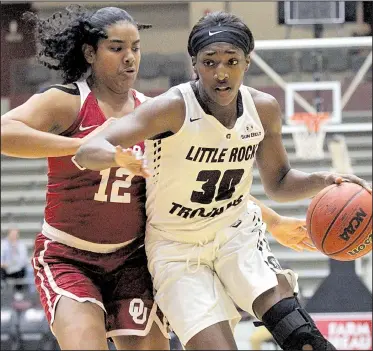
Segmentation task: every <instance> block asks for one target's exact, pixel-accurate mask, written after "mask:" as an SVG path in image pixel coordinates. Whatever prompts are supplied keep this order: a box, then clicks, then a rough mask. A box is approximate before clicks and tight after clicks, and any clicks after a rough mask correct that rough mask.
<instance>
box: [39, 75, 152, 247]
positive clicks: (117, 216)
mask: <svg viewBox="0 0 373 351" xmlns="http://www.w3.org/2000/svg"><path fill="white" fill-rule="evenodd" d="M77 85H78V88H79V90H80V98H81V109H80V112H79V114H78V117H77V119H76V121H75V122H74V124H73V125H72V126H71V127H70V128H69V129H68V130H66V131H65V132H64V133H63V134H62V135H64V136H68V137H75V138H82V137H84V136H86V135H87V134H89V133H91V132H92V131H93V130H95V129H96V128H97V127H98V126H100V125H101V124H103V123H104V122H105V121H106V119H107V118H106V117H105V115H104V113H103V111H102V110H101V109H100V107H99V106H98V103H97V100H96V98H95V96H94V95H93V93H92V92H91V90H90V89H89V87H88V85H87V83H86V82H85V81H83V82H78V83H77ZM133 94H134V98H135V102H136V105H135V106H136V107H137V106H138V105H139V104H140V103H141V102H143V101H144V100H145V96H144V95H143V94H141V93H139V92H137V91H135V90H133ZM107 117H110V116H107ZM138 146H139V147H141V150H142V151H144V144H143V143H141V145H138ZM144 204H145V180H144V178H142V177H138V176H133V175H129V173H128V171H126V170H125V169H124V168H118V167H116V168H109V169H106V170H103V171H101V172H100V171H91V170H87V169H82V168H81V167H80V166H79V165H78V164H76V163H75V159H74V157H73V156H64V157H50V158H48V185H47V195H46V208H45V223H44V225H43V234H45V235H46V236H48V237H51V236H52V237H53V238H56V237H57V239H56V240H58V238H59V237H62V236H63V237H64V238H66V237H67V238H69V240H70V241H74V239H73V238H72V237H75V238H77V239H78V240H79V239H82V240H85V241H88V242H91V243H100V244H119V243H124V242H126V241H128V240H131V239H133V238H135V237H137V236H139V235H143V234H144V228H145V206H144ZM66 234H67V235H66ZM62 242H63V243H64V242H65V243H66V240H65V239H64V241H62ZM72 246H73V245H72Z"/></svg>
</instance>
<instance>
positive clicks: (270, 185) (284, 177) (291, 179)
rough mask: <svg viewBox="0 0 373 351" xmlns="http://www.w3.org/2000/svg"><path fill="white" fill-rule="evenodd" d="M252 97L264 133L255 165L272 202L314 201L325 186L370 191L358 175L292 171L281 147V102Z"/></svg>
mask: <svg viewBox="0 0 373 351" xmlns="http://www.w3.org/2000/svg"><path fill="white" fill-rule="evenodd" d="M253 97H254V101H255V106H256V108H257V111H258V114H259V116H260V119H261V121H262V124H263V127H264V130H265V137H264V139H263V141H262V142H261V143H260V145H259V147H258V151H257V154H256V161H257V165H258V168H259V172H260V176H261V180H262V183H263V186H264V189H265V191H266V194H267V195H268V196H269V197H270V198H272V199H273V200H276V201H279V202H286V201H295V200H301V199H305V198H311V197H313V196H315V195H316V194H317V193H318V192H319V191H321V190H322V189H323V188H325V187H326V186H328V185H332V184H335V183H336V184H338V183H341V182H342V181H350V182H353V183H357V184H359V185H361V186H363V187H365V188H367V189H368V190H369V191H371V187H370V186H369V184H368V183H367V182H366V181H365V180H363V179H361V178H359V177H357V176H355V175H350V174H336V173H332V172H327V171H325V172H313V173H305V172H301V171H299V170H296V169H293V168H292V167H291V166H290V163H289V160H288V157H287V153H286V150H285V147H284V145H283V143H282V133H281V128H282V122H281V109H280V107H279V104H278V102H277V101H276V99H275V98H273V97H272V96H270V95H268V94H264V93H259V92H258V93H257V94H256V93H254V94H253Z"/></svg>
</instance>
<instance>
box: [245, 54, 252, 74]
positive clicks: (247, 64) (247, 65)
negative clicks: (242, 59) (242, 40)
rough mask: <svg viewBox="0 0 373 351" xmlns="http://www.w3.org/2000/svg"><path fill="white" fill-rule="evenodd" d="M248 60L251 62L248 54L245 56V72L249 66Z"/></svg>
mask: <svg viewBox="0 0 373 351" xmlns="http://www.w3.org/2000/svg"><path fill="white" fill-rule="evenodd" d="M250 62H251V58H250V55H247V56H246V68H245V72H247V70H248V69H249V67H250Z"/></svg>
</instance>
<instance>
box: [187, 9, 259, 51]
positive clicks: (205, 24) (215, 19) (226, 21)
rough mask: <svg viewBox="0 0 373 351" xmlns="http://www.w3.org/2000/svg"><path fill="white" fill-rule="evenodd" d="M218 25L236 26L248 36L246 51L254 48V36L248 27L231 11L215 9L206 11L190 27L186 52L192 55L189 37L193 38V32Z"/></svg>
mask: <svg viewBox="0 0 373 351" xmlns="http://www.w3.org/2000/svg"><path fill="white" fill-rule="evenodd" d="M219 25H220V26H228V27H232V28H237V29H240V30H242V31H243V32H245V33H246V34H247V35H248V37H249V42H248V43H247V48H248V53H250V52H251V51H253V50H254V36H253V33H252V32H251V30H250V29H249V27H248V26H247V25H246V24H245V23H244V22H243V21H242V20H241V19H240V18H239V17H237V16H235V15H233V14H232V13H227V12H223V11H217V12H211V13H208V14H207V15H206V16H204V17H202V18H201V19H200V20H199V21H198V22H197V23H196V24H195V25H194V27H193V28H192V31H191V32H190V34H189V39H188V52H189V54H190V55H191V56H193V55H192V54H191V53H192V52H193V50H192V47H191V39H192V38H193V36H194V34H195V33H197V32H199V31H200V30H203V29H205V28H210V27H215V26H219Z"/></svg>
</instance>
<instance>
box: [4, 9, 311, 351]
mask: <svg viewBox="0 0 373 351" xmlns="http://www.w3.org/2000/svg"><path fill="white" fill-rule="evenodd" d="M36 23H37V25H38V29H39V41H40V45H41V46H40V52H39V57H40V59H41V61H42V62H43V63H44V64H45V65H46V66H47V67H49V68H51V69H55V70H59V71H61V72H62V75H63V78H64V85H54V86H52V87H50V88H48V89H46V90H45V91H44V92H42V93H40V94H36V95H34V96H33V97H32V98H31V99H30V100H28V101H27V102H26V103H25V104H23V105H22V106H20V107H18V108H16V109H14V110H12V111H10V112H9V113H7V114H6V115H4V116H2V128H1V132H2V138H1V151H2V153H3V154H6V155H9V156H14V157H24V158H42V157H48V165H49V170H48V188H47V205H46V209H45V222H44V224H43V228H42V232H41V233H40V234H38V236H37V238H36V242H35V252H34V257H33V260H32V263H33V266H34V269H35V270H34V271H35V281H36V285H37V287H38V291H39V293H40V297H41V301H42V304H43V307H44V309H45V312H46V315H47V318H48V320H49V322H50V324H51V327H52V330H53V332H54V334H55V335H56V337H57V339H58V342H59V344H60V346H61V348H63V349H75V350H79V349H84V350H87V349H95V350H98V349H107V343H106V337H112V338H113V340H114V342H115V344H116V346H117V348H118V349H152V348H153V349H163V350H164V349H168V341H167V339H166V338H165V337H164V336H163V335H165V334H166V330H165V328H164V326H163V323H161V321H160V319H159V317H158V315H157V313H156V312H157V310H156V306H155V305H154V302H153V295H152V284H151V280H150V276H149V273H148V270H147V267H146V264H147V262H146V257H145V252H144V248H143V235H144V225H145V214H144V203H145V183H144V180H143V178H141V177H138V176H135V177H133V176H132V175H129V172H128V171H127V170H126V169H124V168H118V167H116V168H111V169H106V170H103V171H101V172H95V171H89V170H85V169H84V168H82V167H80V166H79V164H77V163H76V162H75V159H74V156H73V155H74V154H75V152H76V150H77V149H78V147H79V146H80V145H81V144H82V142H83V141H84V140H86V139H87V138H88V137H91V136H92V135H94V134H95V133H97V131H99V130H100V129H101V128H103V127H105V126H106V124H107V123H108V121H109V119H108V117H114V118H115V117H121V116H123V115H126V114H128V113H130V112H131V111H133V109H134V108H135V107H136V106H138V105H139V104H140V103H141V102H143V101H144V100H145V99H146V98H145V96H144V95H142V94H141V93H139V92H137V91H135V90H133V89H132V86H133V84H134V81H135V79H136V74H137V71H138V67H139V62H140V50H139V49H140V45H139V40H140V39H139V34H138V29H143V28H146V27H148V26H144V25H138V24H136V23H135V22H134V20H133V19H132V17H131V16H129V15H128V13H126V12H125V11H123V10H121V9H118V8H103V9H100V10H98V11H96V12H95V13H94V14H89V13H88V12H86V11H84V10H82V9H81V8H69V11H68V15H60V14H55V15H54V16H52V17H51V18H49V19H48V20H45V21H42V20H37V21H36ZM61 28H62V30H61ZM50 59H53V60H50ZM89 69H90V70H91V75H90V76H89V77H88V78H87V80H84V79H83V76H84V75H85V73H86V72H87V71H88V70H89ZM109 122H110V121H109ZM136 148H137V149H143V144H142V143H140V144H139V145H137V147H134V149H136ZM118 152H122V151H121V149H120V150H119V151H118ZM128 160H129V162H130V164H129V165H128V167H127V168H128V169H129V170H131V166H132V165H133V166H134V167H137V166H140V165H142V163H141V162H140V161H138V160H137V159H136V158H134V157H133V156H132V154H131V153H130V152H129V151H128ZM136 173H138V172H136ZM139 174H140V175H142V176H147V170H146V168H144V169H142V170H140V173H139ZM253 200H254V201H255V199H253ZM262 209H264V213H263V217H264V218H266V219H267V221H268V228H269V231H271V232H272V234H273V235H274V236H275V237H276V239H277V240H279V241H280V243H282V244H283V245H286V246H289V247H291V248H293V249H295V250H302V249H309V250H312V248H310V247H309V239H308V238H307V236H306V232H305V230H304V229H303V228H302V225H303V224H304V223H303V222H302V221H298V220H296V219H292V218H286V217H279V216H278V215H277V214H276V213H274V212H273V211H271V210H270V209H268V208H264V207H262ZM292 232H293V235H289V233H292ZM283 233H285V235H284V234H283ZM104 311H105V312H106V317H105V314H104ZM154 321H155V322H156V323H153V322H154ZM105 322H106V330H105Z"/></svg>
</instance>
